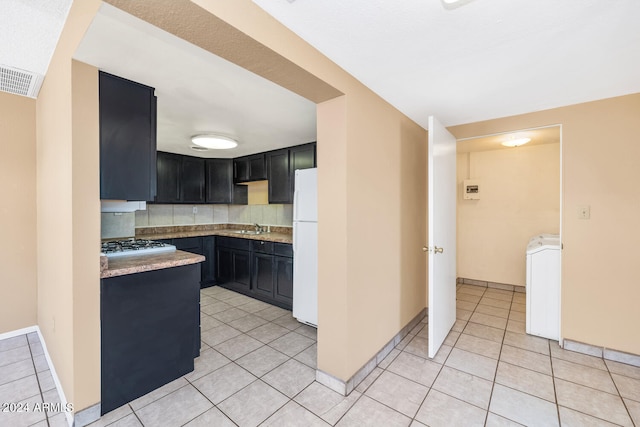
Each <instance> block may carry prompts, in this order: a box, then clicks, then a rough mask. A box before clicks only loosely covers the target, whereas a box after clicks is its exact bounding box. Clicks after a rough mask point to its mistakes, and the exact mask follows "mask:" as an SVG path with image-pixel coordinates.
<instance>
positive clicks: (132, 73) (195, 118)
mask: <svg viewBox="0 0 640 427" xmlns="http://www.w3.org/2000/svg"><path fill="white" fill-rule="evenodd" d="M74 59H77V60H79V61H82V62H85V63H88V64H90V65H93V66H96V67H98V68H99V69H101V70H103V71H106V72H108V73H111V74H115V75H118V76H120V77H124V78H127V79H130V80H133V81H136V82H139V83H142V84H145V85H147V86H151V87H154V88H155V89H156V96H157V97H158V139H157V141H158V142H157V147H158V150H159V151H167V152H172V153H178V154H186V155H191V156H197V157H217V158H233V157H239V156H243V155H246V154H252V153H258V152H263V151H268V150H273V149H277V148H281V147H288V146H292V145H298V144H303V143H306V142H312V141H315V140H316V105H315V103H313V102H311V101H309V100H307V99H305V98H303V97H301V96H299V95H297V94H295V93H293V92H290V91H288V90H286V89H284V88H282V87H280V86H278V85H276V84H274V83H272V82H270V81H268V80H266V79H264V78H262V77H260V76H257V75H256V74H253V73H251V72H249V71H247V70H245V69H244V68H241V67H238V66H237V65H235V64H232V63H230V62H229V61H226V60H224V59H222V58H220V57H218V56H216V55H213V54H212V53H210V52H207V51H206V50H204V49H201V48H199V47H197V46H195V45H193V44H191V43H188V42H186V41H185V40H182V39H180V38H178V37H176V36H174V35H172V34H169V33H167V32H165V31H163V30H161V29H159V28H157V27H155V26H153V25H151V24H149V23H147V22H145V21H142V20H140V19H138V18H136V17H133V16H132V15H129V14H127V13H125V12H123V11H121V10H120V9H117V8H115V7H113V6H110V5H109V4H106V3H104V4H102V6H101V8H100V11H99V12H98V14H97V15H96V17H95V18H94V20H93V22H92V24H91V26H90V27H89V30H88V31H87V33H86V34H85V37H84V39H83V41H82V43H81V44H80V46H79V47H78V50H77V51H76V53H75V55H74ZM207 133H218V134H223V135H227V136H229V137H232V138H234V139H236V140H238V142H239V145H238V147H236V148H233V149H229V150H209V151H194V150H192V149H191V148H190V147H191V146H192V145H193V144H191V143H190V138H191V136H193V135H197V134H207Z"/></svg>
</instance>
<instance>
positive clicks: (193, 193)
mask: <svg viewBox="0 0 640 427" xmlns="http://www.w3.org/2000/svg"><path fill="white" fill-rule="evenodd" d="M181 184H182V188H181V194H182V198H181V199H182V202H185V203H204V200H205V199H204V159H201V158H198V157H190V156H182V180H181Z"/></svg>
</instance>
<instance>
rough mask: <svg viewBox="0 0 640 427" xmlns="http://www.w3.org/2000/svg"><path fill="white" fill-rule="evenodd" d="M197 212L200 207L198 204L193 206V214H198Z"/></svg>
mask: <svg viewBox="0 0 640 427" xmlns="http://www.w3.org/2000/svg"><path fill="white" fill-rule="evenodd" d="M197 213H198V207H197V206H194V207H193V214H194V215H195V214H197Z"/></svg>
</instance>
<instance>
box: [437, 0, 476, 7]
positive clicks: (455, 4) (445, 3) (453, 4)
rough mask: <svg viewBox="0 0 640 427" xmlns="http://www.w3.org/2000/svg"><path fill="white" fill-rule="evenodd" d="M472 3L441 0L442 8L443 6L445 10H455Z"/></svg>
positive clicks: (461, 0) (468, 0) (457, 0)
mask: <svg viewBox="0 0 640 427" xmlns="http://www.w3.org/2000/svg"><path fill="white" fill-rule="evenodd" d="M472 1H473V0H442V6H444V8H445V9H457V8H459V7H460V6H464V5H465V4H467V3H471V2H472Z"/></svg>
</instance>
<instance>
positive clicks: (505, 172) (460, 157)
mask: <svg viewBox="0 0 640 427" xmlns="http://www.w3.org/2000/svg"><path fill="white" fill-rule="evenodd" d="M519 139H523V140H524V139H529V141H527V142H526V143H524V144H523V145H517V146H515V147H508V146H505V145H503V143H507V144H508V143H509V142H516V143H517V142H518V141H517V140H519ZM511 145H513V144H511ZM561 153H562V127H561V125H552V126H546V127H540V128H531V129H523V130H518V131H510V132H504V133H496V134H491V135H484V136H478V137H472V138H465V139H461V140H458V143H457V177H456V181H457V276H458V287H459V290H460V288H461V287H464V289H466V291H467V292H468V293H469V294H470V295H471V294H474V293H475V294H478V295H482V293H481V292H480V291H484V290H483V289H482V287H484V288H485V290H487V292H488V290H489V289H493V290H492V291H491V292H492V293H493V294H494V295H493V296H494V297H496V296H497V295H499V294H500V292H499V291H504V292H515V293H514V295H518V294H521V296H519V297H517V298H516V297H514V299H513V300H512V303H513V304H514V305H515V308H517V309H518V310H522V311H519V312H516V313H514V312H513V310H511V311H509V310H510V309H511V307H505V304H501V303H498V302H495V304H494V306H495V307H493V308H485V307H480V311H481V312H482V311H484V312H485V313H481V314H484V315H486V316H493V317H496V318H502V319H506V320H505V321H504V322H503V321H501V320H497V319H493V318H485V320H493V321H495V323H496V325H498V324H503V323H504V324H505V326H507V325H511V327H512V328H514V329H517V330H522V332H523V333H524V327H525V322H526V317H525V316H526V315H525V312H524V308H525V307H524V305H522V306H521V305H520V304H524V302H525V301H524V292H525V287H526V283H527V261H526V253H527V245H528V243H529V242H530V240H531V239H532V238H533V237H535V236H540V235H555V236H559V237H558V246H559V244H560V243H559V242H561V214H562V198H561V196H562V161H561ZM559 274H560V271H558V275H559ZM558 277H559V276H558ZM558 283H559V279H558ZM469 286H471V287H469ZM474 287H477V289H474ZM474 290H475V291H476V292H474ZM505 295H506V294H505ZM559 295H560V289H558V307H559V303H560V301H559ZM464 299H465V297H463V299H462V300H461V299H460V298H458V302H457V315H458V319H461V320H471V317H472V316H474V315H475V313H477V312H478V307H477V306H476V307H473V308H474V309H473V310H471V308H472V307H471V306H472V305H473V304H474V301H475V300H476V298H466V301H465V300H464ZM505 299H506V298H505ZM516 300H517V302H516ZM477 302H478V301H476V303H477ZM507 308H508V309H509V310H507ZM517 313H521V314H517ZM505 316H506V317H505ZM484 317H485V316H479V315H477V316H476V318H484ZM558 319H559V315H558ZM557 328H558V330H559V329H560V325H559V320H558V326H557ZM560 342H561V337H560Z"/></svg>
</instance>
